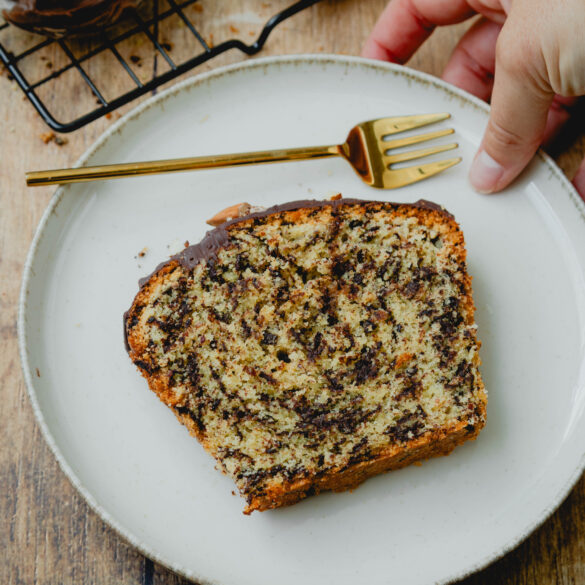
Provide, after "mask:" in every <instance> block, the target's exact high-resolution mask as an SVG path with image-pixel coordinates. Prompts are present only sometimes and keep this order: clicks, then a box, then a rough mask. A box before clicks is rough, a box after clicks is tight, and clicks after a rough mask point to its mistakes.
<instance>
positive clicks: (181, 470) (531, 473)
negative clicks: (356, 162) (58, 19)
mask: <svg viewBox="0 0 585 585" xmlns="http://www.w3.org/2000/svg"><path fill="white" fill-rule="evenodd" d="M444 110H446V111H449V112H451V113H452V114H453V118H452V119H451V120H450V121H448V123H443V124H442V126H447V125H449V126H453V127H454V128H455V129H456V132H457V134H456V136H457V139H458V140H459V142H460V148H459V153H460V154H461V156H463V159H464V162H463V164H461V165H459V166H457V167H455V168H453V169H450V170H449V171H447V172H445V173H443V174H442V175H440V176H438V177H436V178H433V179H431V180H430V181H428V182H426V183H419V184H418V185H414V186H410V187H408V188H405V189H402V190H400V191H398V192H385V191H376V190H373V189H371V188H369V187H367V186H366V185H364V184H363V183H362V182H361V181H360V180H359V178H357V176H356V175H355V174H354V173H353V171H352V170H351V168H350V167H349V166H348V165H347V164H346V163H345V162H344V161H343V160H341V159H339V160H337V159H328V160H324V161H311V162H304V163H292V164H291V163H289V164H279V165H269V166H263V167H262V166H259V167H249V168H238V169H225V170H213V171H203V172H198V173H185V174H177V175H166V176H157V177H145V178H139V179H125V180H120V181H109V182H102V183H86V184H80V185H75V186H70V187H67V188H65V189H59V190H58V191H57V192H56V194H55V196H54V198H53V200H52V201H51V204H50V206H49V208H48V210H47V212H46V214H45V215H44V217H43V219H42V221H41V224H40V227H39V229H38V232H37V234H36V237H35V239H34V242H33V245H32V248H31V252H30V255H29V258H28V261H27V265H26V270H25V276H24V284H23V288H22V297H21V307H20V309H21V310H20V320H19V327H20V344H21V353H22V360H23V365H24V372H25V376H26V381H27V385H28V388H29V392H30V396H31V400H32V403H33V405H34V408H35V412H36V415H37V417H38V419H39V423H40V425H41V427H42V428H43V431H44V433H45V436H46V438H47V440H48V442H49V444H50V445H51V447H52V449H53V450H54V452H55V454H56V456H57V458H58V460H59V462H60V464H61V466H62V468H63V470H64V471H65V473H66V474H67V475H68V476H69V478H70V479H71V481H72V482H73V483H74V484H75V486H76V487H77V489H79V491H80V492H81V493H82V494H83V496H84V497H85V498H86V499H87V501H88V502H89V503H90V505H91V506H92V507H93V508H94V509H95V510H96V511H97V512H98V513H99V514H100V515H101V517H102V518H103V519H104V520H105V521H106V522H108V523H109V524H111V525H112V526H114V528H116V529H117V530H118V531H119V532H120V533H121V534H122V535H123V536H124V537H126V538H127V539H128V540H129V541H130V542H131V543H133V544H134V545H135V546H137V547H138V548H139V549H140V550H141V551H143V552H144V553H145V554H146V555H148V556H150V557H151V558H153V559H155V560H157V561H159V562H161V563H163V564H165V565H167V566H168V567H170V568H172V569H173V570H175V571H177V572H179V573H182V574H184V575H186V576H188V577H191V578H193V579H196V580H197V581H200V582H202V583H218V584H222V585H273V584H274V583H278V584H279V585H293V584H294V585H298V584H299V583H302V584H303V585H311V584H317V583H318V584H320V585H326V584H336V585H346V584H347V585H349V584H354V583H356V582H360V583H368V584H369V585H376V584H382V583H390V582H395V583H413V584H421V585H422V584H427V583H431V582H433V583H444V582H446V581H449V580H452V579H455V578H458V577H463V576H465V575H466V574H468V573H470V572H472V571H475V570H477V569H479V568H481V567H484V566H485V565H486V564H488V563H489V562H490V561H492V560H494V559H495V558H497V557H498V556H500V555H502V554H503V553H505V552H506V551H508V550H509V549H510V548H512V547H513V546H515V545H516V544H517V543H518V542H519V541H520V540H521V539H522V538H524V537H526V536H527V535H528V534H529V533H530V532H531V531H532V530H533V529H534V528H535V527H536V526H537V525H538V524H539V523H541V522H542V521H543V520H544V519H545V518H546V517H547V516H548V515H549V514H550V513H551V512H552V511H553V510H554V509H555V508H556V507H557V506H558V505H559V504H560V502H561V501H562V499H563V498H564V497H565V495H566V494H567V493H568V491H569V489H570V488H571V487H572V485H573V484H574V482H575V481H576V480H577V479H578V478H579V476H580V474H581V471H582V469H583V462H584V458H583V454H584V446H585V424H584V421H583V418H584V411H583V407H584V396H585V359H584V333H585V280H584V276H583V275H584V272H585V270H584V267H585V206H584V205H583V203H582V201H581V200H580V199H579V198H578V196H577V194H576V193H575V192H574V190H573V189H572V187H571V186H570V184H569V183H568V182H567V181H566V179H565V178H564V177H563V175H562V173H561V172H560V171H559V170H558V169H557V167H555V165H554V164H553V163H552V162H551V161H550V160H549V159H548V158H547V157H545V156H544V155H539V156H538V157H537V158H536V160H535V161H534V162H533V164H532V165H531V166H530V169H529V170H528V172H526V173H525V174H524V176H523V177H522V178H521V180H519V181H518V182H517V183H516V184H515V185H514V186H513V187H512V188H510V189H509V190H508V192H507V193H505V194H502V195H498V196H491V197H490V196H480V195H478V194H476V193H474V192H473V191H472V190H471V189H470V187H469V186H468V183H467V179H466V176H467V172H468V167H469V163H470V161H471V159H472V156H473V153H474V151H475V149H476V147H477V146H478V144H479V141H480V138H481V136H482V132H483V129H484V127H485V124H486V121H487V112H488V108H487V106H485V105H484V104H483V103H481V102H479V101H477V100H475V99H473V98H472V97H470V96H468V95H467V94H465V93H464V92H461V91H459V90H456V89H454V88H452V87H450V86H448V85H446V84H444V83H442V82H440V81H438V80H436V79H434V78H431V77H429V76H425V75H423V74H420V73H417V72H414V71H411V70H408V69H405V68H401V67H397V66H393V65H387V64H382V63H375V62H370V61H366V60H362V59H358V58H349V57H327V56H320V57H309V56H297V57H284V58H270V59H258V60H254V61H250V62H248V63H246V64H243V65H238V66H235V67H228V68H226V69H221V70H217V71H215V72H212V73H210V74H207V75H204V76H201V77H198V78H195V79H191V80H188V81H187V82H185V83H183V84H182V85H179V86H177V87H175V88H173V89H171V90H170V91H167V92H166V93H164V94H161V95H159V96H157V97H156V98H154V99H152V100H150V101H149V102H148V103H146V104H144V105H143V106H141V107H140V108H138V109H137V110H135V111H134V112H133V113H131V114H130V115H128V116H126V117H125V118H124V119H122V120H121V121H120V122H119V123H118V124H117V125H116V126H114V127H113V128H112V129H111V130H110V131H108V132H107V133H106V134H105V135H104V136H103V137H102V138H101V139H100V140H99V141H98V143H97V144H96V145H95V146H94V147H92V148H91V149H90V150H89V152H88V153H87V154H86V155H85V156H84V157H83V158H82V160H81V161H80V162H81V163H83V164H86V163H87V164H101V163H106V162H112V161H119V162H121V161H134V160H145V159H157V158H165V157H177V156H188V155H196V154H206V153H207V154H209V153H218V152H230V151H231V152H237V151H245V150H256V149H262V148H271V147H285V146H301V145H305V144H322V143H330V142H337V141H342V140H343V139H344V138H345V134H346V132H347V130H348V129H349V128H350V127H351V126H352V125H353V124H354V123H356V122H359V121H362V120H367V119H370V118H376V117H380V116H387V115H396V114H412V113H422V112H430V111H444ZM443 156H444V155H443ZM338 191H341V192H342V193H344V194H345V195H346V196H352V197H356V196H357V197H362V198H370V199H371V198H379V199H388V200H400V201H414V200H416V199H418V198H419V197H425V198H427V199H431V200H435V201H437V202H440V203H442V204H443V205H445V206H446V207H447V209H449V210H450V211H451V212H453V213H454V214H455V216H456V218H457V219H458V221H459V222H460V224H461V226H462V228H463V230H464V233H465V236H466V241H467V246H468V254H469V256H468V258H469V270H470V272H471V274H472V275H473V279H474V280H473V286H474V296H475V301H476V304H477V321H478V324H479V336H480V338H481V339H482V341H483V347H482V358H483V363H484V365H483V367H482V371H483V375H484V378H485V383H486V387H487V388H488V391H489V398H490V401H489V407H488V424H487V427H486V428H485V430H484V431H483V432H482V433H481V435H480V437H479V439H478V440H477V441H476V442H474V443H470V444H467V445H464V446H462V447H460V448H458V449H457V450H456V451H455V452H454V453H453V454H452V455H451V456H450V457H447V458H439V459H434V460H432V461H429V462H426V463H425V464H424V465H423V466H422V467H411V468H408V469H404V470H402V471H398V472H393V473H390V474H386V475H383V476H379V477H376V478H373V479H371V480H369V481H367V482H366V483H365V484H364V485H363V486H362V487H360V488H359V489H358V490H356V491H354V492H353V493H343V494H323V495H320V496H318V497H313V498H309V499H307V500H306V501H304V502H302V503H299V504H297V505H295V506H293V507H290V508H286V509H281V510H276V511H270V512H264V513H255V514H253V515H252V516H250V517H247V516H244V515H243V514H242V509H243V501H242V500H240V498H239V497H234V496H233V495H232V493H231V492H232V489H233V486H232V484H231V482H230V480H229V479H227V478H226V477H224V476H222V475H221V474H220V473H219V472H218V471H216V470H215V469H214V462H213V461H212V459H211V458H210V457H209V456H208V455H207V454H206V453H205V452H204V451H203V450H202V448H201V447H200V446H199V444H198V443H197V442H196V441H195V440H194V439H192V438H191V437H190V436H189V435H188V434H187V432H186V430H185V429H184V428H183V427H181V426H180V425H179V424H177V421H176V420H175V417H174V416H173V415H172V414H171V412H170V411H169V410H168V409H167V408H166V407H165V406H163V405H162V404H161V403H160V402H159V401H158V399H157V398H156V397H155V396H154V394H152V393H151V392H150V391H149V390H148V388H147V386H146V383H145V382H144V380H143V379H142V378H141V377H140V376H139V375H138V372H137V371H136V368H135V367H134V366H133V365H132V364H131V363H130V360H129V359H128V357H127V355H126V352H125V351H124V345H123V341H122V313H123V312H124V310H125V309H127V308H128V307H129V305H130V303H131V301H132V299H133V297H134V294H135V293H136V292H137V284H136V283H137V280H138V278H139V277H141V276H144V275H145V274H148V273H149V272H150V271H151V270H152V269H153V268H154V267H155V265H156V264H158V263H159V262H160V261H161V260H163V259H165V258H166V257H168V255H169V253H170V252H172V251H173V250H172V249H173V248H174V247H176V244H177V242H178V243H179V245H182V243H183V242H184V241H185V240H189V241H191V242H195V241H197V240H198V239H199V238H201V237H202V236H203V234H204V232H205V231H206V229H207V227H206V225H205V223H204V220H205V219H207V218H209V217H211V216H212V215H213V214H214V213H215V212H216V211H218V210H219V209H222V208H224V207H226V206H228V205H231V204H234V203H237V202H242V201H248V202H250V203H253V204H265V205H266V204H273V203H278V202H284V201H288V200H294V199H302V198H307V197H309V198H310V197H317V198H323V197H326V196H329V195H330V194H332V193H334V192H338ZM143 248H148V250H147V251H146V255H145V256H144V257H141V256H140V255H139V252H140V251H141V250H143Z"/></svg>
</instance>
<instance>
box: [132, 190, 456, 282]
mask: <svg viewBox="0 0 585 585" xmlns="http://www.w3.org/2000/svg"><path fill="white" fill-rule="evenodd" d="M365 203H384V204H386V205H392V206H399V205H406V206H410V207H419V208H422V209H431V210H433V211H440V212H441V213H446V214H448V215H449V216H450V217H453V216H452V215H451V214H450V213H449V212H448V211H446V210H445V209H444V208H443V207H441V206H440V205H438V204H437V203H433V202H432V201H427V200H426V199H419V200H418V201H416V202H415V203H391V202H388V201H372V200H367V199H343V198H342V199H336V200H333V201H330V200H325V201H319V200H316V199H304V200H302V199H301V200H299V201H289V202H288V203H282V204H280V205H274V206H272V207H269V208H268V209H265V210H264V211H258V212H256V213H251V214H249V215H245V216H243V217H237V218H235V219H232V220H230V221H226V222H225V223H223V224H222V225H220V226H219V227H217V228H215V229H214V230H211V231H209V232H207V233H206V234H205V237H204V238H203V239H202V240H201V242H199V243H198V244H194V245H193V246H189V247H188V248H185V249H184V250H183V251H182V252H180V253H179V254H177V255H175V256H173V257H172V258H171V259H172V260H178V261H179V263H180V264H181V265H182V266H184V267H185V268H187V269H189V270H191V269H192V268H194V267H195V266H197V264H199V262H201V261H202V260H210V259H212V258H215V256H216V255H217V252H218V250H220V249H221V248H222V247H223V246H225V245H226V244H227V242H228V241H229V234H228V229H229V227H230V226H232V225H234V224H236V223H240V222H242V221H247V220H249V219H257V218H263V217H267V216H269V215H274V214H275V213H280V212H283V211H295V210H297V209H306V208H315V207H325V206H330V207H333V208H337V207H341V206H342V205H363V204H365ZM164 264H166V262H165V263H163V264H161V265H160V266H158V267H157V268H156V270H155V272H156V271H157V270H159V268H160V267H161V266H163V265H164ZM153 274H154V273H153ZM149 278H150V276H148V277H146V278H143V279H141V280H140V283H139V284H140V286H141V287H142V286H143V285H144V283H145V282H146V281H148V279H149Z"/></svg>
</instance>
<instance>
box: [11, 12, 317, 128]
mask: <svg viewBox="0 0 585 585" xmlns="http://www.w3.org/2000/svg"><path fill="white" fill-rule="evenodd" d="M197 1H198V0H165V5H166V8H164V9H163V10H160V11H159V0H153V5H152V12H151V13H150V14H149V15H147V16H146V17H144V16H143V15H141V13H140V12H137V11H135V12H132V13H131V14H130V15H129V16H128V19H127V20H126V21H125V25H124V26H123V27H119V26H118V27H114V28H112V29H111V30H105V31H102V32H101V33H99V35H98V36H97V37H96V42H95V46H93V47H90V48H88V50H86V51H85V52H83V53H82V54H81V55H77V56H76V54H75V52H76V51H75V50H73V49H72V44H71V43H72V41H70V40H68V39H66V38H61V39H50V38H42V37H39V38H42V39H43V40H41V41H40V42H35V43H34V44H33V46H31V47H29V48H27V49H25V50H22V51H20V52H17V53H15V52H13V51H11V49H10V47H9V46H6V45H5V44H3V43H2V40H1V36H0V60H1V61H2V62H3V63H4V66H5V67H6V69H7V70H8V72H9V73H10V75H12V76H13V78H14V79H15V81H16V83H18V85H19V86H20V88H21V89H22V91H23V92H24V94H25V95H26V97H27V98H28V99H29V101H30V102H31V103H32V105H33V106H34V107H35V109H36V110H37V111H38V113H39V114H40V115H41V117H42V118H43V120H44V121H45V122H46V123H47V125H48V126H49V127H50V128H52V129H53V130H55V131H57V132H72V131H74V130H77V129H78V128H81V127H82V126H85V125H86V124H89V123H90V122H93V121H94V120H96V119H98V118H100V117H102V116H105V115H106V114H109V113H111V112H113V111H114V110H116V109H117V108H119V107H121V106H123V105H125V104H128V103H130V102H132V101H133V100H135V99H137V98H138V97H140V96H142V95H144V94H146V93H148V92H150V91H153V90H155V89H156V88H157V87H159V86H160V85H162V84H164V83H167V82H168V81H171V80H172V79H175V78H176V77H179V76H180V75H182V74H184V73H186V72H187V71H190V70H192V69H194V68H195V67H197V66H199V65H201V64H202V63H205V62H206V61H209V60H210V59H213V58H214V57H216V56H218V55H220V54H221V53H225V52H226V51H229V50H231V49H237V50H239V51H241V52H243V53H244V54H246V55H254V54H256V53H258V52H259V51H260V50H261V49H262V48H263V46H264V44H265V43H266V40H267V39H268V37H269V35H270V33H271V32H272V31H273V30H274V28H275V27H277V26H278V25H279V24H280V23H281V22H283V21H285V20H286V19H288V18H290V17H291V16H293V15H295V14H297V13H298V12H300V11H301V10H304V9H305V8H308V7H309V6H311V5H313V4H316V3H317V2H318V1H319V0H298V1H296V2H294V3H292V4H291V5H289V6H288V7H287V8H285V9H283V10H281V11H280V12H278V13H276V14H274V15H273V16H272V17H271V18H269V19H268V20H267V22H266V23H265V25H264V27H263V28H262V30H261V32H260V34H259V35H258V36H257V38H256V40H255V41H254V42H252V43H250V44H246V43H245V42H243V41H242V40H240V39H235V38H233V39H228V40H225V41H223V42H221V43H219V44H217V45H213V46H212V45H211V44H210V43H209V42H208V41H206V40H205V38H204V36H203V35H202V34H201V33H200V32H199V30H198V29H197V28H196V27H195V25H194V24H193V22H192V21H191V20H190V19H189V18H188V16H187V14H186V11H185V9H186V8H187V7H188V6H190V5H193V4H195V3H196V2H197ZM172 16H176V17H178V18H179V19H180V20H181V22H182V23H184V26H185V27H186V29H187V30H188V31H189V32H190V34H191V35H192V36H193V37H194V38H195V40H196V41H197V46H200V47H201V50H200V51H199V52H197V54H195V55H194V56H192V57H190V58H188V59H187V60H185V61H183V62H181V63H176V62H175V61H174V60H173V58H172V57H171V55H170V54H169V53H170V50H169V47H168V46H165V43H164V42H161V41H160V40H159V38H158V37H159V35H158V27H159V25H160V24H161V23H162V22H164V21H165V20H166V19H168V18H170V17H172ZM10 26H11V25H9V24H7V23H1V24H0V35H1V33H2V31H4V30H5V29H7V27H10ZM140 34H142V35H145V37H146V38H147V39H148V41H149V43H150V44H151V45H152V50H153V52H154V53H155V58H158V57H160V58H162V59H163V60H164V63H166V65H167V66H168V67H167V70H166V71H164V72H161V73H160V74H156V75H154V76H153V77H152V78H151V79H149V80H148V81H146V82H143V81H141V80H140V78H139V77H138V76H137V75H136V73H135V71H134V70H133V68H132V66H131V64H130V63H128V60H127V59H126V58H124V57H123V56H122V54H121V52H120V51H119V50H118V48H117V47H118V45H119V44H120V43H122V42H123V41H125V40H127V39H131V38H132V37H135V36H136V35H140ZM53 44H57V45H58V46H59V47H60V48H61V50H62V51H63V54H64V55H65V56H66V62H65V64H63V65H61V66H60V67H58V68H57V69H55V70H54V71H51V73H49V74H48V75H45V76H41V78H40V79H38V80H36V81H34V82H29V81H28V80H27V78H26V76H25V72H24V71H23V69H22V67H21V64H22V62H23V61H24V60H25V59H27V58H30V57H32V56H34V55H38V54H39V53H40V52H41V51H43V50H45V49H46V48H47V47H50V46H51V45H53ZM104 53H109V54H110V55H113V57H114V58H115V61H116V62H117V63H118V64H119V66H120V67H121V68H122V70H123V71H125V72H126V74H127V75H128V77H129V79H130V80H131V81H132V85H133V87H132V88H131V89H130V90H128V91H126V92H125V93H123V94H121V95H119V96H116V97H115V98H114V99H110V100H109V99H107V98H106V96H105V93H106V92H105V91H104V88H103V86H104V84H107V80H106V79H95V78H94V77H92V76H91V75H90V74H89V72H88V70H87V69H88V68H87V67H86V65H87V63H88V62H89V60H90V59H93V58H95V57H97V56H98V55H101V54H104ZM68 71H76V72H77V73H78V74H79V76H81V78H82V79H83V82H84V83H85V84H86V86H87V87H89V89H90V90H91V92H92V94H93V96H95V98H96V102H97V107H93V108H92V109H90V110H89V111H87V112H85V113H83V114H82V115H80V116H77V117H75V118H73V119H71V120H68V121H65V122H61V121H58V120H57V119H56V117H55V116H54V115H53V113H51V112H50V111H49V109H48V107H47V106H46V105H45V103H44V101H43V100H42V99H41V97H40V96H39V89H40V88H43V87H46V86H47V85H48V84H51V83H54V84H55V87H56V88H55V89H54V90H53V91H57V92H60V94H61V95H63V98H64V99H71V98H72V97H73V96H70V95H67V94H66V92H67V86H66V84H61V85H60V86H59V81H61V80H62V76H63V74H65V73H66V72H68Z"/></svg>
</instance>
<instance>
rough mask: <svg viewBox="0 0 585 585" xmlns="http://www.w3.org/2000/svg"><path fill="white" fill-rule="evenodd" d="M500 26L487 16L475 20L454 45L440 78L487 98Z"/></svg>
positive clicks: (491, 81) (489, 91)
mask: <svg viewBox="0 0 585 585" xmlns="http://www.w3.org/2000/svg"><path fill="white" fill-rule="evenodd" d="M501 28H502V27H501V26H500V25H499V24H496V23H495V22H492V21H490V20H487V19H486V18H482V19H481V20H478V21H477V22H476V23H475V24H474V25H473V26H472V27H471V28H470V29H469V30H468V31H467V32H466V33H465V34H464V35H463V37H462V38H461V40H460V41H459V43H458V45H457V46H456V47H455V50H454V51H453V54H452V55H451V58H450V59H449V62H448V63H447V66H446V67H445V71H444V72H443V79H444V80H445V81H448V82H449V83H452V84H453V85H456V86H457V87H460V88H461V89H464V90H466V91H468V92H470V93H472V94H473V95H475V96H477V97H478V98H480V99H482V100H485V101H488V100H489V97H490V96H491V94H492V88H493V85H494V69H495V65H496V41H497V40H498V34H499V33H500V30H501Z"/></svg>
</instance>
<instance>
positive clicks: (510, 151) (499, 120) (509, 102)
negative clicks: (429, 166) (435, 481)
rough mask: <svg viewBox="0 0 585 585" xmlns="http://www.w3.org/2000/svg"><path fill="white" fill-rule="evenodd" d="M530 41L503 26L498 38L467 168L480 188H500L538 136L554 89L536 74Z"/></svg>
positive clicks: (536, 63)
mask: <svg viewBox="0 0 585 585" xmlns="http://www.w3.org/2000/svg"><path fill="white" fill-rule="evenodd" d="M506 24H509V21H508V22H506ZM516 33H517V31H516ZM531 42H532V38H531V36H530V35H528V36H525V35H518V34H515V35H514V36H510V35H509V34H508V32H507V31H506V25H504V28H503V29H502V31H501V33H500V36H499V38H498V42H497V46H496V68H495V77H494V88H493V92H492V107H491V114H490V118H489V122H488V125H487V128H486V131H485V134H484V137H483V140H482V143H481V145H480V148H479V150H478V153H477V154H476V156H475V159H474V161H473V164H472V165H471V170H470V173H469V179H470V181H471V184H472V185H473V187H474V188H475V189H476V190H477V191H479V192H481V193H493V192H495V191H500V190H501V189H503V188H504V187H506V186H507V185H508V184H509V183H510V182H511V181H512V180H513V179H515V178H516V177H517V176H518V175H519V174H520V172H521V171H522V169H524V167H525V166H526V165H527V164H528V162H529V161H530V159H531V158H532V157H533V155H534V153H535V152H536V150H537V149H538V147H539V145H540V143H541V141H542V139H543V136H544V131H545V128H546V121H547V113H548V109H549V107H550V105H551V103H552V100H553V98H554V92H553V91H552V90H551V89H550V87H549V83H548V80H546V79H545V78H544V77H543V76H541V75H540V74H539V70H540V69H541V68H540V60H539V57H540V55H539V51H538V50H537V48H536V47H532V46H531Z"/></svg>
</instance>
